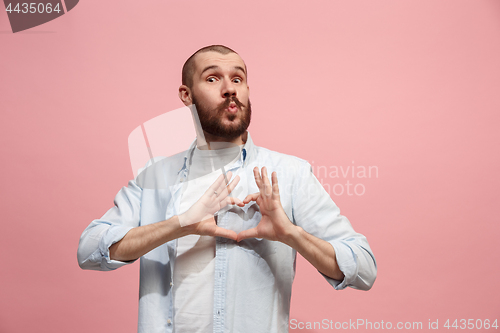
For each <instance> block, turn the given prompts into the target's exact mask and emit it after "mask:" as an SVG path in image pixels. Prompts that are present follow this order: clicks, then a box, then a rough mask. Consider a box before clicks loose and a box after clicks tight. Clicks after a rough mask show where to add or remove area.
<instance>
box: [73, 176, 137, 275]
mask: <svg viewBox="0 0 500 333" xmlns="http://www.w3.org/2000/svg"><path fill="white" fill-rule="evenodd" d="M141 197H142V188H141V187H139V186H138V185H137V183H136V182H135V181H133V180H131V181H129V183H128V186H127V187H123V188H122V189H121V190H120V191H119V192H118V194H117V195H116V197H115V201H114V203H115V206H114V207H113V208H111V209H110V210H108V211H107V212H106V214H104V216H103V217H101V218H100V219H98V220H94V221H92V222H91V223H90V225H89V226H88V227H87V228H86V229H85V230H84V231H83V233H82V235H81V237H80V243H79V245H78V252H77V257H78V264H79V265H80V267H81V268H82V269H92V270H101V271H109V270H114V269H117V268H119V267H121V266H124V265H127V264H130V263H132V262H134V261H135V260H134V261H127V262H123V261H117V260H111V259H110V257H109V247H110V246H111V245H113V244H114V243H116V242H118V241H120V240H121V239H122V238H123V237H124V236H125V234H126V233H127V232H129V231H130V230H131V229H132V228H135V227H138V226H139V222H140V210H141Z"/></svg>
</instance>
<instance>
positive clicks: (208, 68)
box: [201, 65, 247, 75]
mask: <svg viewBox="0 0 500 333" xmlns="http://www.w3.org/2000/svg"><path fill="white" fill-rule="evenodd" d="M219 68H220V67H219V66H216V65H212V66H207V67H205V68H204V69H203V70H202V71H201V75H203V73H205V72H206V71H208V70H211V69H219ZM233 69H236V70H239V71H242V72H243V73H244V74H245V75H246V74H247V72H245V69H243V67H241V66H234V67H233Z"/></svg>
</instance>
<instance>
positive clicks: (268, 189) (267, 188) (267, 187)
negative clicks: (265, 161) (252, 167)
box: [262, 167, 272, 196]
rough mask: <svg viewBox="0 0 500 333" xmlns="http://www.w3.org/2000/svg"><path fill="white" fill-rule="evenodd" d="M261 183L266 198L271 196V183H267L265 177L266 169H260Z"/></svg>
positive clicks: (267, 179) (267, 180)
mask: <svg viewBox="0 0 500 333" xmlns="http://www.w3.org/2000/svg"><path fill="white" fill-rule="evenodd" d="M262 181H263V183H264V192H265V194H266V195H267V196H269V195H271V194H272V187H271V183H270V182H269V178H268V177H267V168H266V167H262Z"/></svg>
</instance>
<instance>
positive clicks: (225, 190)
mask: <svg viewBox="0 0 500 333" xmlns="http://www.w3.org/2000/svg"><path fill="white" fill-rule="evenodd" d="M239 182H240V176H236V177H234V179H233V181H232V182H231V183H229V185H228V186H224V187H221V188H220V189H219V191H218V192H217V198H218V199H219V200H224V198H226V197H227V196H228V195H229V194H230V193H231V192H232V191H233V190H234V188H235V187H236V185H238V183H239Z"/></svg>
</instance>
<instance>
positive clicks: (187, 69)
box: [182, 45, 238, 88]
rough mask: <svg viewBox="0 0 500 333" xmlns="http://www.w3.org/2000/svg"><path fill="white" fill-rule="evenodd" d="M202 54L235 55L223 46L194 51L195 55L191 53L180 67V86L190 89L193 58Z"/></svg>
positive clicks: (206, 47)
mask: <svg viewBox="0 0 500 333" xmlns="http://www.w3.org/2000/svg"><path fill="white" fill-rule="evenodd" d="M204 52H217V53H220V54H228V53H236V52H235V51H233V50H231V49H230V48H229V47H227V46H224V45H210V46H205V47H202V48H201V49H199V50H198V51H196V52H195V53H193V55H192V56H190V57H189V58H188V60H186V62H185V63H184V66H182V84H183V85H185V86H187V87H188V88H191V87H192V86H193V76H194V71H195V63H194V57H195V56H196V55H197V54H198V53H204ZM236 54H238V53H236Z"/></svg>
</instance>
